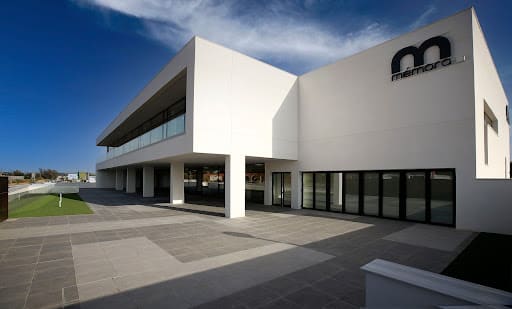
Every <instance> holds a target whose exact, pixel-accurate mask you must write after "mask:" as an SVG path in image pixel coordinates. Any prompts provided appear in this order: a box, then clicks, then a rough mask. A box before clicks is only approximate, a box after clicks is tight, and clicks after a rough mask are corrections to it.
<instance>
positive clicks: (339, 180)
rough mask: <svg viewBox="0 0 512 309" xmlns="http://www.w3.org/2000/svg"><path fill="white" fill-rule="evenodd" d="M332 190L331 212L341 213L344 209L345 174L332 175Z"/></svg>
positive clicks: (330, 193) (330, 194) (330, 175)
mask: <svg viewBox="0 0 512 309" xmlns="http://www.w3.org/2000/svg"><path fill="white" fill-rule="evenodd" d="M329 177H330V179H331V180H330V181H331V190H330V192H329V196H330V199H329V203H330V204H329V206H330V210H331V211H341V209H342V204H343V201H342V194H343V189H342V188H343V174H342V173H330V174H329Z"/></svg>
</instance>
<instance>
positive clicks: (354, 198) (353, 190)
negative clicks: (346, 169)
mask: <svg viewBox="0 0 512 309" xmlns="http://www.w3.org/2000/svg"><path fill="white" fill-rule="evenodd" d="M345 211H346V212H348V213H355V214H357V213H359V173H345Z"/></svg>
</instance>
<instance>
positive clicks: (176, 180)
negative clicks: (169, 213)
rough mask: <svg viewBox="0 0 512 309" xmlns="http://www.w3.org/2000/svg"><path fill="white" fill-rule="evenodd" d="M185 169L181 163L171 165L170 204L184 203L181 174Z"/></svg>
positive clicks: (183, 186)
mask: <svg viewBox="0 0 512 309" xmlns="http://www.w3.org/2000/svg"><path fill="white" fill-rule="evenodd" d="M184 171H185V167H184V164H183V162H175V163H172V164H171V173H170V175H171V190H170V191H171V196H170V201H169V202H170V203H171V204H183V203H184V202H185V185H184V183H183V173H184Z"/></svg>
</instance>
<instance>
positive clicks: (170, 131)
mask: <svg viewBox="0 0 512 309" xmlns="http://www.w3.org/2000/svg"><path fill="white" fill-rule="evenodd" d="M174 135H176V121H174V120H171V121H169V122H168V123H167V135H166V137H167V138H169V137H173V136H174Z"/></svg>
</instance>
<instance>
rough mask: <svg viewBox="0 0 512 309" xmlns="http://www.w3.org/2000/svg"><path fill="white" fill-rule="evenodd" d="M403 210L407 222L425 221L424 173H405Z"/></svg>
mask: <svg viewBox="0 0 512 309" xmlns="http://www.w3.org/2000/svg"><path fill="white" fill-rule="evenodd" d="M405 191H406V200H405V209H406V218H407V219H408V220H414V221H422V222H424V221H425V220H426V211H425V210H426V201H425V172H407V173H405Z"/></svg>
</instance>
